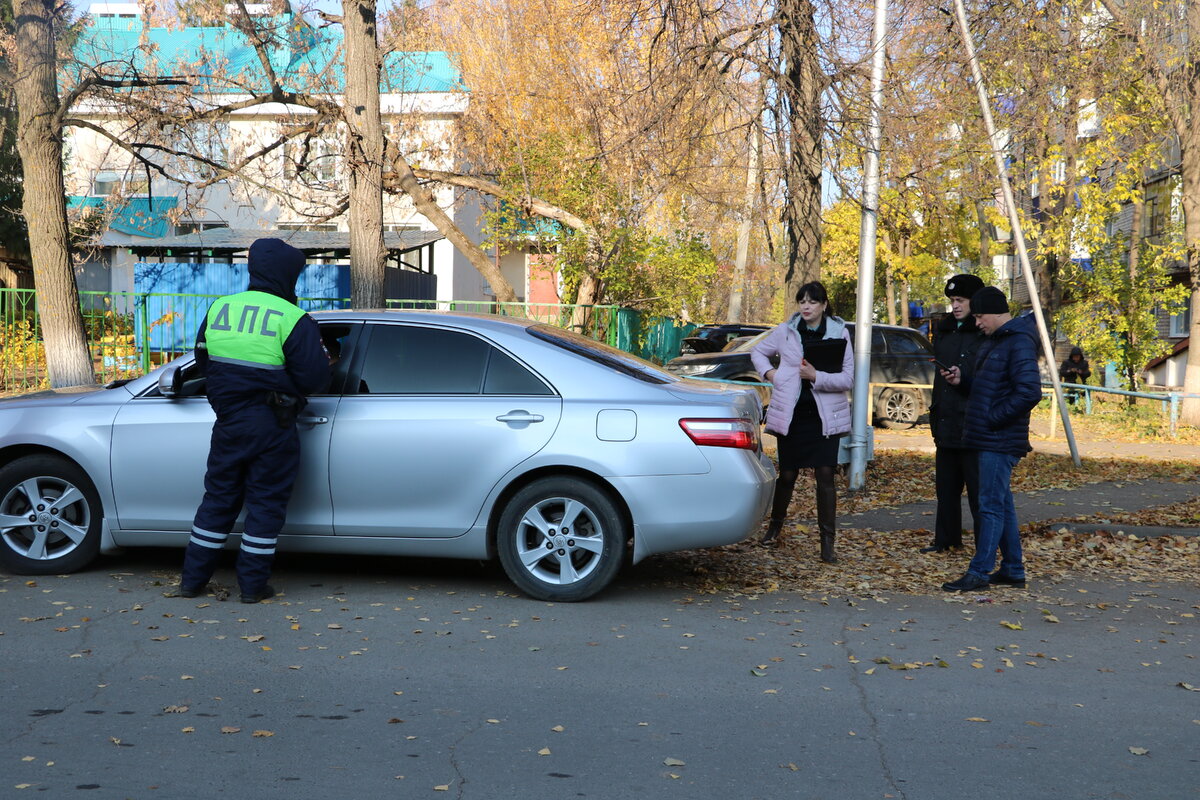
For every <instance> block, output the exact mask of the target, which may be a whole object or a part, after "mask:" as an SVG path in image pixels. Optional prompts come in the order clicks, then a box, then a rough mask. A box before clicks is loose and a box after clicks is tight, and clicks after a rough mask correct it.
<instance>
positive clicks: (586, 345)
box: [525, 325, 679, 383]
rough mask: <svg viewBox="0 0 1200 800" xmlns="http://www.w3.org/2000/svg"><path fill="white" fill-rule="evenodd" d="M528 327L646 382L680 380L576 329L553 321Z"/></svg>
mask: <svg viewBox="0 0 1200 800" xmlns="http://www.w3.org/2000/svg"><path fill="white" fill-rule="evenodd" d="M525 330H527V331H529V334H530V335H531V336H536V337H537V338H538V339H541V340H542V341H544V342H549V343H550V344H553V345H555V346H557V347H561V348H562V349H564V350H569V351H571V352H572V353H575V354H576V355H581V356H583V357H584V358H586V359H588V360H590V361H595V362H596V363H597V364H603V365H604V366H606V367H609V368H610V369H615V370H616V371H617V372H623V373H624V374H626V375H629V376H630V377H633V378H637V379H638V380H640V381H646V382H647V383H675V382H677V381H678V380H679V379H678V378H677V377H675V376H674V375H672V374H671V373H669V372H665V371H664V370H663V369H662V368H661V367H659V366H658V365H656V364H652V363H650V362H649V361H645V360H643V359H640V358H638V357H637V356H634V355H630V354H629V353H626V352H625V351H624V350H618V349H617V348H615V347H609V346H608V345H606V344H602V343H600V342H597V341H596V340H595V339H589V338H588V337H586V336H583V335H581V334H578V333H575V332H574V331H569V330H566V329H565V328H556V327H554V326H552V325H531V326H529V327H528V328H526V329H525Z"/></svg>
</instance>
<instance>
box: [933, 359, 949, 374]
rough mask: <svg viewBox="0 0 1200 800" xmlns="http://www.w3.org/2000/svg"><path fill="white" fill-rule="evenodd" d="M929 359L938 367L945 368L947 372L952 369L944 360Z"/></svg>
mask: <svg viewBox="0 0 1200 800" xmlns="http://www.w3.org/2000/svg"><path fill="white" fill-rule="evenodd" d="M929 360H930V361H932V362H933V363H934V364H936V365H937V368H938V369H944V370H946V371H947V372H949V371H950V367H948V366H946V365H945V364H943V363H942V362H940V361H938V360H937V359H936V358H931V359H929Z"/></svg>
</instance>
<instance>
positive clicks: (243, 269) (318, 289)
mask: <svg viewBox="0 0 1200 800" xmlns="http://www.w3.org/2000/svg"><path fill="white" fill-rule="evenodd" d="M249 284H250V275H249V272H248V268H247V265H246V263H245V262H240V263H234V264H220V263H218V264H201V263H193V262H179V261H172V262H165V263H153V262H148V261H142V262H138V263H137V264H135V265H134V268H133V288H134V292H136V293H137V294H138V305H139V308H138V310H137V313H136V314H135V317H134V318H135V321H136V325H137V336H138V341H140V342H148V343H149V348H150V350H151V351H152V352H160V353H161V352H181V351H185V350H189V349H191V347H192V345H193V344H194V343H195V336H196V331H197V330H198V329H199V327H200V320H201V319H202V318H203V316H204V314H205V313H206V312H207V311H208V306H209V305H210V304H211V303H212V301H213V298H216V297H220V296H221V295H226V294H234V293H236V292H243V291H245V290H246V288H247V287H248V286H249ZM296 294H297V296H299V297H303V298H307V299H306V300H305V301H304V302H302V303H301V304H300V305H301V306H302V307H303V308H304V309H305V310H306V311H319V310H322V309H330V308H343V307H345V305H346V303H347V302H348V301H347V298H349V296H350V267H349V266H348V265H346V264H309V265H308V266H306V267H305V268H304V271H303V272H302V273H300V279H299V280H298V281H297V282H296ZM168 314H174V315H176V316H175V320H176V322H175V324H170V325H166V324H155V323H156V321H158V320H161V319H163V318H164V317H165V316H166V315H168ZM180 323H182V324H180Z"/></svg>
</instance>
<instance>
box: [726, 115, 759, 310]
mask: <svg viewBox="0 0 1200 800" xmlns="http://www.w3.org/2000/svg"><path fill="white" fill-rule="evenodd" d="M751 128H752V129H751V132H750V165H749V167H748V168H747V169H746V199H745V204H744V206H743V208H742V219H741V222H739V223H738V229H737V257H736V258H735V260H734V264H733V277H732V279H731V281H730V286H729V315H728V318H729V321H730V322H741V321H742V294H743V293H744V291H745V284H746V259H747V258H748V257H749V254H750V225H751V223H752V222H753V218H754V196H755V194H756V192H757V189H758V158H759V149H760V148H761V147H762V137H761V135H760V128H759V126H758V114H757V113H756V114H755V118H754V120H753V121H752V125H751Z"/></svg>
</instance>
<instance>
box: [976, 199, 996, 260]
mask: <svg viewBox="0 0 1200 800" xmlns="http://www.w3.org/2000/svg"><path fill="white" fill-rule="evenodd" d="M984 209H985V205H984V201H982V200H976V201H975V220H976V224H977V225H979V266H980V268H981V269H982V268H984V267H987V268H988V269H991V266H992V225H991V223H990V222H988V219H987V212H986V211H985V210H984Z"/></svg>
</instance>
